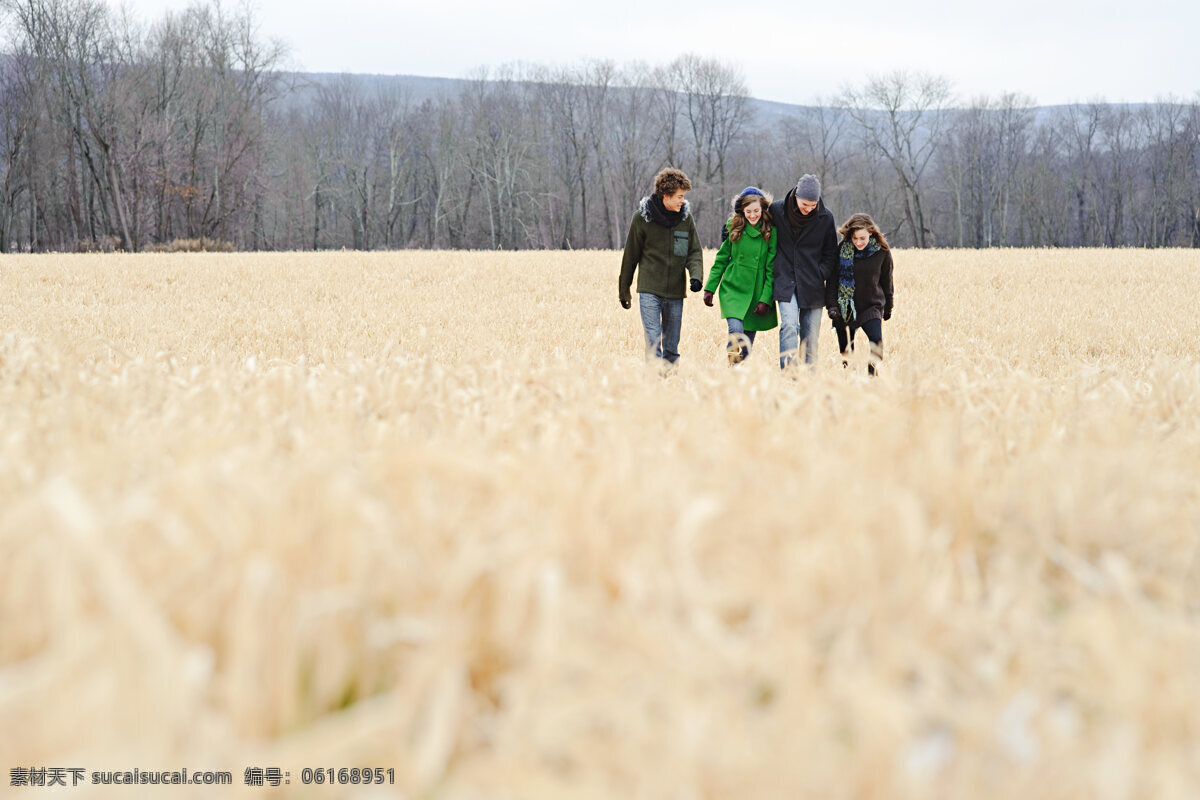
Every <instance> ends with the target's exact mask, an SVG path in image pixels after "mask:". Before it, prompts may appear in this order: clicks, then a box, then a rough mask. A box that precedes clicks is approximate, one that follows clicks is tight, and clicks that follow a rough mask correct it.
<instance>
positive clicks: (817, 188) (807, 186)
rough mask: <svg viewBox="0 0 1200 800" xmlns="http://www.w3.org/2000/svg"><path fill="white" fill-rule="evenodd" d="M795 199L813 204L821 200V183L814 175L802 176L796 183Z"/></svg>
mask: <svg viewBox="0 0 1200 800" xmlns="http://www.w3.org/2000/svg"><path fill="white" fill-rule="evenodd" d="M796 197H797V198H799V199H800V200H811V201H812V202H814V203H815V202H817V201H818V200H820V199H821V182H820V181H819V180H817V176H816V175H804V176H802V177H801V178H800V180H799V181H797V183H796Z"/></svg>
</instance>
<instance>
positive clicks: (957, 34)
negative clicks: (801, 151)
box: [110, 0, 1200, 105]
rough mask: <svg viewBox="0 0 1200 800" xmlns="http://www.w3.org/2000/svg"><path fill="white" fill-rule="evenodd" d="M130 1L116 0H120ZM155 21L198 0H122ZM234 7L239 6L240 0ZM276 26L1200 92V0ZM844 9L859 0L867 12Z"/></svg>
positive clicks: (322, 63)
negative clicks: (170, 10)
mask: <svg viewBox="0 0 1200 800" xmlns="http://www.w3.org/2000/svg"><path fill="white" fill-rule="evenodd" d="M110 2H111V3H113V5H116V4H117V2H118V0H110ZM124 3H125V5H127V6H129V7H130V8H131V9H132V10H134V12H135V13H137V14H138V15H139V16H140V17H142V18H143V19H145V20H151V19H154V18H156V17H158V16H159V15H161V13H162V12H163V11H164V10H165V9H180V8H184V7H186V5H187V4H188V0H124ZM227 5H233V3H230V2H228V0H227ZM253 5H254V8H256V9H257V16H258V19H259V20H260V23H261V28H262V33H263V35H264V36H267V37H272V38H277V39H281V40H282V41H283V42H284V43H285V44H287V45H288V46H289V48H290V59H289V62H290V63H289V64H288V66H289V67H291V68H294V69H299V70H303V71H309V72H365V73H380V74H409V75H430V76H439V77H447V78H461V77H465V76H466V75H467V74H468V73H469V72H470V71H471V70H472V69H473V68H475V67H479V66H493V67H494V66H499V65H501V64H504V63H510V62H515V61H522V62H527V63H532V64H555V65H558V64H575V63H578V62H580V61H581V60H583V59H585V58H608V59H612V60H614V61H616V62H618V63H623V62H628V61H632V60H635V59H640V60H644V61H648V62H651V63H663V62H666V61H669V60H671V59H672V58H674V57H675V56H677V55H680V54H682V53H686V52H695V53H698V54H700V55H703V56H706V57H716V58H719V59H721V60H723V61H727V62H730V63H732V64H734V65H736V66H738V67H739V68H741V69H742V71H743V73H744V75H745V77H746V83H747V85H748V86H749V88H750V93H751V94H752V95H753V96H755V97H758V98H760V99H763V100H777V101H780V102H786V103H800V104H806V103H812V102H813V101H814V100H816V99H817V98H818V97H820V96H828V95H832V94H834V93H836V92H837V91H838V89H839V88H841V87H842V86H844V85H846V84H858V83H861V82H862V81H863V80H864V79H865V77H866V76H868V75H870V74H877V73H884V72H890V71H892V70H895V69H910V70H921V71H926V72H933V73H937V74H941V75H945V76H946V77H948V78H949V79H950V80H951V82H952V84H953V87H954V90H955V92H956V93H957V94H958V95H959V97H961V98H964V99H965V98H969V97H971V96H974V95H978V94H982V93H987V94H992V95H995V94H997V93H999V92H1002V91H1016V92H1021V93H1024V94H1028V95H1032V96H1033V98H1034V99H1035V100H1036V101H1037V102H1038V103H1039V104H1041V105H1053V104H1058V103H1069V102H1075V101H1084V100H1090V99H1093V98H1097V97H1103V98H1104V99H1106V100H1109V101H1113V102H1120V101H1127V102H1141V101H1148V100H1153V99H1155V98H1156V97H1158V96H1161V95H1166V94H1174V95H1176V96H1180V97H1188V98H1190V97H1192V96H1194V95H1195V94H1196V93H1197V91H1200V2H1197V1H1196V0H1175V1H1174V2H1171V1H1169V0H1142V2H1139V0H1091V1H1090V2H1063V0H1009V1H1008V2H1000V3H984V4H979V5H976V4H973V3H972V2H971V0H964V1H963V2H962V3H957V2H939V1H938V0H909V2H901V1H900V0H887V1H886V2H885V1H884V0H851V2H836V0H800V2H796V1H795V0H771V2H733V1H732V0H727V1H726V2H714V1H713V0H693V1H692V2H688V0H668V1H667V2H664V1H663V0H649V1H648V2H647V1H646V0H626V2H622V3H609V2H591V3H583V2H578V1H577V2H562V3H559V2H549V0H528V1H527V2H520V0H517V2H514V3H512V4H509V3H505V2H503V0H492V1H491V2H478V1H477V0H448V1H447V0H440V1H439V0H426V1H425V2H411V1H410V0H403V1H402V2H396V1H395V0H333V1H332V2H328V1H327V0H321V1H320V2H317V1H316V0H254V4H253ZM843 9H853V13H850V12H848V11H844V10H843Z"/></svg>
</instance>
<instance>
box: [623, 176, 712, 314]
mask: <svg viewBox="0 0 1200 800" xmlns="http://www.w3.org/2000/svg"><path fill="white" fill-rule="evenodd" d="M649 202H650V198H649V197H646V198H643V199H642V202H641V204H640V205H639V206H638V210H637V211H635V212H634V214H633V220H632V221H630V223H629V235H628V236H627V237H626V238H625V257H624V258H623V259H622V260H621V279H620V284H619V286H618V291H619V295H620V297H619V299H620V300H621V302H622V304H624V303H627V302H629V300H630V295H629V287H630V285H631V284H632V283H633V272H634V270H637V274H638V281H637V290H638V292H649V293H651V294H656V295H658V296H659V297H669V298H681V297H684V296H685V295H686V293H687V291H686V290H687V280H686V277H685V275H684V271H685V270H686V271H687V273H688V274H689V275H690V276H691V277H693V278H695V279H696V280H701V279H702V278H703V270H704V261H703V258H702V256H701V250H700V236H699V234H697V233H696V220H695V218H694V217H692V214H691V206H690V205H689V204H688V202H687V201H686V200H684V201H683V203H684V205H683V210H684V216H683V221H682V222H680V223H679V224H678V225H676V226H675V227H673V228H666V227H663V226H662V225H659V224H658V223H657V222H651V221H650V211H649Z"/></svg>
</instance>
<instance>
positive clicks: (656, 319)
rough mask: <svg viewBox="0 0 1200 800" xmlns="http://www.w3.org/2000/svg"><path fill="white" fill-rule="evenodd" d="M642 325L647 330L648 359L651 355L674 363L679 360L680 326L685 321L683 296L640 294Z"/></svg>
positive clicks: (639, 305)
mask: <svg viewBox="0 0 1200 800" xmlns="http://www.w3.org/2000/svg"><path fill="white" fill-rule="evenodd" d="M638 307H639V308H640V309H641V312H642V327H643V328H645V330H646V359H647V360H649V359H650V357H651V356H653V357H655V358H661V359H664V360H665V361H667V363H670V364H674V363H675V362H676V361H678V360H679V328H680V326H681V325H682V323H683V298H682V297H675V298H671V297H659V296H658V295H656V294H651V293H650V292H640V293H639V294H638Z"/></svg>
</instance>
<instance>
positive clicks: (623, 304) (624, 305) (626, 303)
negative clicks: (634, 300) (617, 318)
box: [621, 297, 629, 308]
mask: <svg viewBox="0 0 1200 800" xmlns="http://www.w3.org/2000/svg"><path fill="white" fill-rule="evenodd" d="M621 308H629V300H628V299H627V298H624V297H622V298H621Z"/></svg>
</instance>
